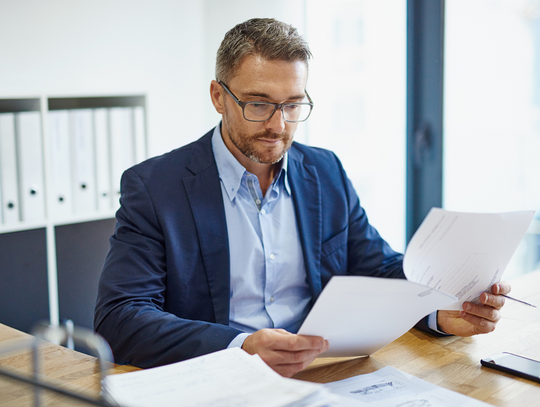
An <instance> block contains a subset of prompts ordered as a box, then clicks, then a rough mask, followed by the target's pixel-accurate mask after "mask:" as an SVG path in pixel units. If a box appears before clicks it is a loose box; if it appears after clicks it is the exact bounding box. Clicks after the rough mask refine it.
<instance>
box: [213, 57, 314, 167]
mask: <svg viewBox="0 0 540 407" xmlns="http://www.w3.org/2000/svg"><path fill="white" fill-rule="evenodd" d="M306 82H307V65H306V63H305V62H302V61H296V62H285V61H268V60H265V59H263V58H261V57H258V56H251V55H250V56H247V57H245V58H244V59H243V60H242V61H241V63H240V65H239V66H238V68H237V69H236V72H235V76H234V77H233V78H232V79H231V80H230V82H229V83H227V84H226V85H227V86H228V87H229V89H230V90H231V92H232V93H233V94H234V95H235V96H236V97H237V98H238V99H240V100H241V101H242V102H253V101H260V102H272V103H285V102H301V101H302V100H303V99H304V98H305V87H306ZM223 98H224V99H223V108H224V110H223V112H222V114H223V127H222V135H223V138H224V141H225V143H226V145H227V147H228V148H229V149H230V150H231V152H232V153H233V155H235V157H236V158H237V159H238V160H239V161H240V162H241V163H242V162H243V161H244V162H245V158H248V159H249V160H251V161H253V162H256V163H261V164H275V163H277V162H279V161H280V160H281V158H283V155H284V154H285V153H286V152H287V150H288V149H289V148H290V147H291V144H292V142H293V136H294V132H295V131H296V127H297V123H289V122H286V121H285V120H284V119H283V115H282V112H281V110H276V112H275V113H274V115H273V116H272V117H271V118H270V119H269V120H267V121H265V122H249V121H247V120H245V119H244V117H243V114H242V108H241V107H240V106H238V105H237V104H236V103H235V102H234V100H233V99H232V97H231V96H230V95H229V94H227V93H226V92H225V91H224V90H223ZM228 141H230V143H228ZM231 144H232V145H231ZM239 153H241V154H239ZM240 155H242V156H240Z"/></svg>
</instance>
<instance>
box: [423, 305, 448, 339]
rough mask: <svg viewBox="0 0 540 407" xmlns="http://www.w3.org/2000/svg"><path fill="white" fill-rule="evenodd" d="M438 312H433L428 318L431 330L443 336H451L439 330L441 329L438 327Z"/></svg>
mask: <svg viewBox="0 0 540 407" xmlns="http://www.w3.org/2000/svg"><path fill="white" fill-rule="evenodd" d="M437 312H438V311H435V312H432V313H431V314H429V316H428V327H429V329H431V330H432V331H435V332H438V333H440V334H442V335H450V334H447V333H446V332H444V331H441V330H440V329H439V327H438V326H437Z"/></svg>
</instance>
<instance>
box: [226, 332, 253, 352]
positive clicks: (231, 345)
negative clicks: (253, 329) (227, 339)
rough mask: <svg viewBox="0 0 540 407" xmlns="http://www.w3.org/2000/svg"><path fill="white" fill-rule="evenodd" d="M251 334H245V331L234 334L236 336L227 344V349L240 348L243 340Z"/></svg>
mask: <svg viewBox="0 0 540 407" xmlns="http://www.w3.org/2000/svg"><path fill="white" fill-rule="evenodd" d="M249 335H251V334H246V333H243V334H239V335H237V336H236V338H234V339H233V340H232V341H231V343H229V346H227V349H229V348H240V349H241V348H242V345H243V344H244V341H245V340H246V338H247V337H248V336H249Z"/></svg>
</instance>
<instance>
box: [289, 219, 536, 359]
mask: <svg viewBox="0 0 540 407" xmlns="http://www.w3.org/2000/svg"><path fill="white" fill-rule="evenodd" d="M533 216H534V211H518V212H506V213H463V212H450V211H446V210H443V209H438V208H434V209H432V210H431V211H430V212H429V214H428V216H427V217H426V219H425V220H424V222H423V223H422V225H420V227H419V228H418V230H417V231H416V233H415V235H414V236H413V238H412V239H411V241H410V243H409V245H408V247H407V250H406V252H405V256H404V260H403V268H404V272H405V276H406V277H407V280H401V279H389V278H374V277H361V276H334V277H332V279H331V280H330V281H329V283H328V284H327V285H326V287H325V288H324V290H323V292H322V293H321V295H320V296H319V298H318V299H317V302H316V303H315V305H314V306H313V309H312V310H311V312H310V313H309V315H308V316H307V318H306V320H305V321H304V323H303V324H302V326H301V327H300V330H299V332H298V333H299V334H302V335H317V336H322V337H324V338H325V339H327V340H328V341H329V343H330V349H329V350H328V351H327V352H325V353H324V354H323V355H321V356H323V357H324V356H325V357H331V356H362V355H370V354H372V353H373V352H375V351H377V350H378V349H380V348H382V347H383V346H386V345H387V344H389V343H390V342H392V341H394V340H395V339H397V338H398V337H400V336H401V335H403V334H404V333H405V332H407V331H408V330H409V329H410V328H412V327H413V326H414V325H415V324H416V322H418V321H419V320H420V319H422V318H423V317H424V316H426V315H428V314H430V313H432V312H434V311H436V310H440V309H447V310H460V309H462V304H463V302H465V301H477V300H478V297H479V295H480V294H481V293H483V292H484V291H486V290H489V289H490V287H491V285H492V284H494V283H496V282H498V281H500V279H501V277H502V274H503V272H504V270H505V269H506V266H507V265H508V263H509V262H510V259H511V257H512V255H513V254H514V252H515V250H516V248H517V247H518V245H519V242H520V241H521V239H522V238H523V236H524V235H525V233H526V231H527V228H528V227H529V225H530V223H531V221H532V218H533Z"/></svg>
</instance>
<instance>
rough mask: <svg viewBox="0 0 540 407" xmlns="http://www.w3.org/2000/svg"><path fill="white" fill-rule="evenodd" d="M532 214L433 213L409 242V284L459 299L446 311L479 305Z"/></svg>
mask: <svg viewBox="0 0 540 407" xmlns="http://www.w3.org/2000/svg"><path fill="white" fill-rule="evenodd" d="M533 216H534V211H518V212H506V213H463V212H450V211H445V210H443V209H437V208H434V209H432V210H431V211H430V212H429V214H428V216H427V217H426V219H425V220H424V222H423V223H422V225H421V226H420V228H418V230H417V231H416V233H415V234H414V236H413V238H412V239H411V241H410V243H409V245H408V246H407V250H406V252H405V257H404V259H403V270H404V271H405V275H406V276H407V279H408V280H409V281H414V282H416V283H418V284H422V285H425V286H427V287H430V288H433V289H435V290H438V291H442V292H445V293H447V294H450V295H453V296H455V297H457V298H458V301H456V302H455V303H454V304H452V305H451V306H450V307H447V308H445V309H453V310H461V309H462V307H461V305H462V304H463V303H464V302H465V301H473V302H476V301H478V297H479V296H480V294H482V293H483V292H484V291H488V290H490V288H491V286H492V285H493V284H495V283H497V282H499V281H500V280H501V277H502V275H503V273H504V270H505V269H506V266H507V265H508V263H509V262H510V259H511V258H512V255H513V254H514V252H515V251H516V249H517V247H518V245H519V242H521V239H523V236H524V235H525V233H526V232H527V229H528V227H529V225H530V224H531V221H532V219H533Z"/></svg>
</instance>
